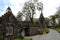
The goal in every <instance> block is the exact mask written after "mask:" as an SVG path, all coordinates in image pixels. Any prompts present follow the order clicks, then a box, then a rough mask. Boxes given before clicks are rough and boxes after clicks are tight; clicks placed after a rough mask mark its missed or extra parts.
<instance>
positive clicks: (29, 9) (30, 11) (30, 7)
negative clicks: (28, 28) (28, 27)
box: [22, 2, 35, 21]
mask: <svg viewBox="0 0 60 40" xmlns="http://www.w3.org/2000/svg"><path fill="white" fill-rule="evenodd" d="M22 12H23V13H24V14H25V16H26V17H29V18H30V20H31V21H33V15H34V14H35V5H34V3H29V2H26V3H25V5H24V8H23V10H22Z"/></svg>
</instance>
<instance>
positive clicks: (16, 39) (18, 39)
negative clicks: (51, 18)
mask: <svg viewBox="0 0 60 40" xmlns="http://www.w3.org/2000/svg"><path fill="white" fill-rule="evenodd" d="M14 40H32V39H31V38H24V39H21V38H15V39H14Z"/></svg>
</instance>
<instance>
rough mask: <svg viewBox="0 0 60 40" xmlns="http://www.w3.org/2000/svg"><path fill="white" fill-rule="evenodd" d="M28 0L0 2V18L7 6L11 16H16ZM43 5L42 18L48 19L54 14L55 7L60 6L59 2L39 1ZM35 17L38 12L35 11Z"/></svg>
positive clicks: (54, 0) (57, 0) (3, 0)
mask: <svg viewBox="0 0 60 40" xmlns="http://www.w3.org/2000/svg"><path fill="white" fill-rule="evenodd" d="M26 1H29V0H0V16H2V15H3V14H4V13H5V12H6V9H7V7H8V6H10V7H11V10H12V12H13V14H14V15H15V16H16V15H17V13H18V11H21V10H22V8H23V6H24V3H25V2H26ZM39 1H42V3H43V4H44V8H43V15H44V17H49V16H50V15H53V14H55V12H56V9H57V7H59V6H60V0H39ZM36 13H37V14H36V15H35V17H36V18H38V17H39V12H38V11H36Z"/></svg>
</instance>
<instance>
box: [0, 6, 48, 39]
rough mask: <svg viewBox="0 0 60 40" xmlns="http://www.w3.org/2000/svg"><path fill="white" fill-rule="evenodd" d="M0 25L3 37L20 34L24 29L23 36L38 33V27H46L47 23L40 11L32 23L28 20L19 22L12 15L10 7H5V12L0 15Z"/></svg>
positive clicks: (7, 37)
mask: <svg viewBox="0 0 60 40" xmlns="http://www.w3.org/2000/svg"><path fill="white" fill-rule="evenodd" d="M0 24H1V25H2V26H1V25H0V27H2V28H3V31H2V32H3V36H4V38H5V39H7V40H8V39H9V38H13V37H18V36H21V32H23V31H24V35H25V36H32V35H37V34H39V31H38V30H39V29H40V28H46V27H47V25H46V23H45V20H44V16H43V14H42V13H41V15H40V18H39V20H38V21H36V22H35V23H34V24H32V23H31V22H30V21H21V22H19V21H18V20H17V19H16V18H15V16H14V15H13V13H12V11H11V9H10V7H8V8H7V10H6V13H5V14H4V15H2V17H0ZM0 32H1V31H0Z"/></svg>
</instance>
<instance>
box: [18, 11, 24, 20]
mask: <svg viewBox="0 0 60 40" xmlns="http://www.w3.org/2000/svg"><path fill="white" fill-rule="evenodd" d="M22 16H23V13H22V12H20V11H19V12H18V15H17V19H18V21H22Z"/></svg>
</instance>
